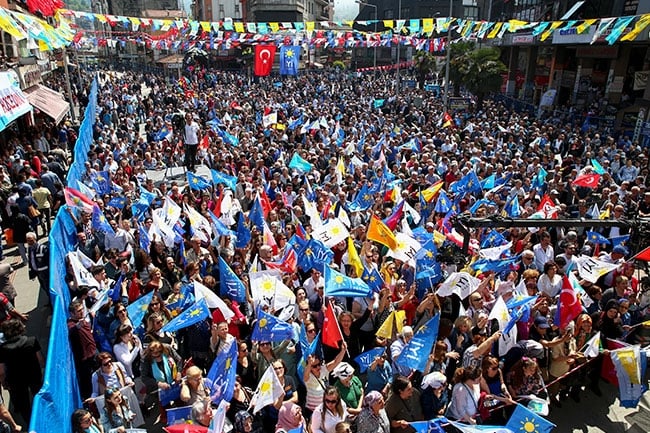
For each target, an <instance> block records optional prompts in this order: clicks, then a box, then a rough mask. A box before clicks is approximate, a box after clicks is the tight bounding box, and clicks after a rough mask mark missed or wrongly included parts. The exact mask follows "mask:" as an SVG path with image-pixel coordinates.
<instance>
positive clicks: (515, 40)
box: [512, 35, 535, 45]
mask: <svg viewBox="0 0 650 433" xmlns="http://www.w3.org/2000/svg"><path fill="white" fill-rule="evenodd" d="M534 41H535V37H534V36H533V35H513V36H512V45H530V44H532V43H533V42H534Z"/></svg>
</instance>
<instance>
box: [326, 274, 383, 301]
mask: <svg viewBox="0 0 650 433" xmlns="http://www.w3.org/2000/svg"><path fill="white" fill-rule="evenodd" d="M324 279H325V296H352V297H355V296H361V297H367V296H370V294H371V293H372V290H371V289H370V287H368V284H366V282H365V281H363V279H361V278H350V277H348V276H345V275H343V274H342V273H340V272H338V271H335V270H334V269H332V268H330V267H329V266H326V267H325V272H324Z"/></svg>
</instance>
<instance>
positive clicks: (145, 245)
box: [138, 224, 151, 253]
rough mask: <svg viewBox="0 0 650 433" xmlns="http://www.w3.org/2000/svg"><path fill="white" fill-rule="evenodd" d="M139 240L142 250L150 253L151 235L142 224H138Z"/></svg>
mask: <svg viewBox="0 0 650 433" xmlns="http://www.w3.org/2000/svg"><path fill="white" fill-rule="evenodd" d="M138 238H139V240H140V248H142V249H143V250H145V251H146V252H147V253H148V252H149V250H150V249H151V239H149V233H148V232H147V230H146V229H145V228H144V226H143V225H142V224H138Z"/></svg>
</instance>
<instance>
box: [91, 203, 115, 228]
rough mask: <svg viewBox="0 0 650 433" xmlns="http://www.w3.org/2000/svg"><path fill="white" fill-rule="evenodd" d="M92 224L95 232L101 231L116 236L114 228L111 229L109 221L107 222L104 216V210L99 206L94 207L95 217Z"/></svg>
mask: <svg viewBox="0 0 650 433" xmlns="http://www.w3.org/2000/svg"><path fill="white" fill-rule="evenodd" d="M91 224H92V227H93V228H94V229H95V230H99V231H102V232H104V233H108V234H112V235H114V234H115V231H114V230H113V227H111V225H110V224H109V223H108V221H106V216H104V212H102V210H101V209H100V208H99V206H97V205H94V206H93V217H92V222H91Z"/></svg>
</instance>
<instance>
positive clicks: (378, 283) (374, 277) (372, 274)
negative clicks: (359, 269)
mask: <svg viewBox="0 0 650 433" xmlns="http://www.w3.org/2000/svg"><path fill="white" fill-rule="evenodd" d="M361 279H362V280H363V281H365V282H366V284H367V285H368V287H370V290H372V291H373V292H377V293H379V291H380V290H381V288H382V287H383V286H384V279H383V278H382V277H381V274H380V273H379V271H378V270H377V268H374V267H373V268H372V271H368V269H366V268H365V267H364V268H363V274H361Z"/></svg>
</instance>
